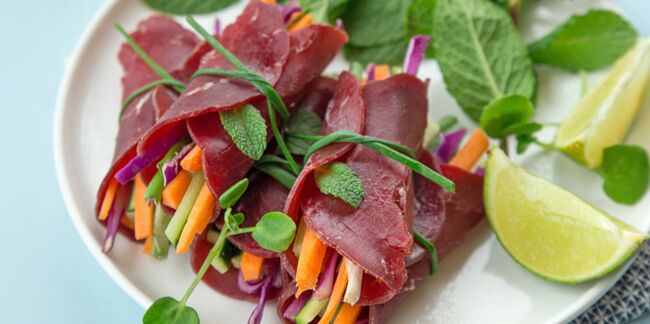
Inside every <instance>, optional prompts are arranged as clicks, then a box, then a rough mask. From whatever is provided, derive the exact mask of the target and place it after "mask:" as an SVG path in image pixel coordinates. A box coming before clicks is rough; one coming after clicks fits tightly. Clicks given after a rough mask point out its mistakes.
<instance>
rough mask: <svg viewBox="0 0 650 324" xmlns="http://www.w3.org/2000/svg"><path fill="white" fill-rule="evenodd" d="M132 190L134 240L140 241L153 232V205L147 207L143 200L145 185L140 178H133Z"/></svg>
mask: <svg viewBox="0 0 650 324" xmlns="http://www.w3.org/2000/svg"><path fill="white" fill-rule="evenodd" d="M133 190H134V192H133V195H134V196H133V206H134V208H135V211H134V212H135V217H134V223H135V224H134V225H135V239H136V240H142V239H146V238H147V237H149V236H151V233H152V230H153V204H152V205H149V203H148V202H147V201H146V200H145V199H144V194H145V192H147V185H145V184H144V182H142V180H141V179H140V177H135V188H134V189H133Z"/></svg>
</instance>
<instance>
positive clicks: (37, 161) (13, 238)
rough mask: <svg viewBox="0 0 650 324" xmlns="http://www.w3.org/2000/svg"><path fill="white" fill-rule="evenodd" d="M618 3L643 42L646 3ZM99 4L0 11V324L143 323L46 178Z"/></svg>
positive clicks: (91, 0) (51, 174)
mask: <svg viewBox="0 0 650 324" xmlns="http://www.w3.org/2000/svg"><path fill="white" fill-rule="evenodd" d="M132 1H137V0H132ZM618 2H619V3H620V4H621V6H623V8H624V9H625V10H626V12H627V14H628V16H629V18H630V19H631V20H632V22H633V23H634V25H635V26H636V27H637V28H638V29H639V30H640V32H641V34H642V35H644V36H647V35H650V19H649V17H648V13H650V2H648V1H644V0H625V1H618ZM102 3H103V0H76V1H73V0H57V1H54V0H37V1H5V2H3V6H2V7H3V8H2V9H1V10H0V41H1V42H0V44H1V45H0V64H1V66H2V68H1V70H2V74H3V75H2V77H0V143H1V146H0V147H2V151H3V153H1V154H2V158H0V170H1V171H0V179H1V180H2V183H4V185H2V186H0V204H1V205H2V206H4V207H3V210H4V212H3V215H2V218H1V220H2V226H0V233H1V235H0V256H1V257H2V262H1V264H0V311H1V312H0V314H2V315H0V322H2V323H72V324H74V323H137V322H140V321H141V317H142V314H143V310H142V309H141V308H140V307H139V306H138V305H137V304H136V303H135V302H134V301H132V300H131V298H129V296H127V295H126V294H125V293H124V292H123V291H122V290H121V289H120V288H119V287H118V286H117V285H116V284H115V283H114V282H113V281H112V280H111V279H110V278H109V277H108V275H107V274H106V273H105V272H104V271H103V270H102V269H101V268H100V266H99V264H98V263H96V262H95V260H94V259H93V257H92V256H91V254H90V252H89V251H88V250H87V249H86V247H85V246H84V245H83V243H82V241H81V238H80V237H79V235H78V234H77V233H76V231H75V229H74V227H73V225H72V222H71V221H70V219H69V218H68V215H67V211H66V209H65V206H64V204H63V200H62V198H61V194H60V192H59V189H58V184H57V181H56V175H55V171H54V161H53V154H52V116H53V112H54V108H55V102H56V97H57V92H58V88H59V83H60V82H61V79H62V75H63V71H64V61H65V59H66V58H67V57H69V55H70V54H71V52H72V50H73V48H74V46H75V44H76V43H77V41H78V39H79V37H80V36H81V33H82V31H83V30H84V29H85V27H86V26H87V25H88V24H89V23H90V20H91V19H92V17H93V15H94V14H95V13H96V12H97V10H98V9H99V8H100V6H101V5H102ZM646 320H647V318H646ZM644 322H645V320H644Z"/></svg>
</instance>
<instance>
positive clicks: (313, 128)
mask: <svg viewBox="0 0 650 324" xmlns="http://www.w3.org/2000/svg"><path fill="white" fill-rule="evenodd" d="M322 126H323V121H322V120H321V119H320V117H318V115H316V113H314V112H313V111H311V110H308V109H306V108H302V107H299V108H297V109H295V110H294V111H293V113H292V114H291V117H290V118H289V121H288V122H287V125H286V126H285V127H286V128H285V129H286V130H287V132H292V133H296V134H304V135H318V133H319V132H320V129H321V127H322ZM286 141H287V147H288V148H289V151H291V153H293V154H296V155H305V153H307V149H308V148H309V147H310V146H311V145H312V144H314V141H309V140H302V139H297V138H295V137H287V138H286Z"/></svg>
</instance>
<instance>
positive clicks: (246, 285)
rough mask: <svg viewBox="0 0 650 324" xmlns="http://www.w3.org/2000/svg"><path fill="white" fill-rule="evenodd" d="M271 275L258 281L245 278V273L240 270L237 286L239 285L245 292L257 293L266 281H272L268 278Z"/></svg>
mask: <svg viewBox="0 0 650 324" xmlns="http://www.w3.org/2000/svg"><path fill="white" fill-rule="evenodd" d="M267 279H269V277H267V278H265V279H263V280H257V281H252V282H251V281H246V280H244V275H243V274H242V272H241V270H240V271H239V276H237V287H239V290H241V291H242V292H244V293H247V294H251V295H252V294H257V293H258V292H259V291H260V288H261V287H262V286H263V285H264V283H265V282H267V281H270V279H269V280H267Z"/></svg>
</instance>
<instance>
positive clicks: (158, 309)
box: [142, 297, 200, 324]
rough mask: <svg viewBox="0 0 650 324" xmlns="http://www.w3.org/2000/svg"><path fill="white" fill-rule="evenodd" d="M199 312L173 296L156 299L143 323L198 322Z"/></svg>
mask: <svg viewBox="0 0 650 324" xmlns="http://www.w3.org/2000/svg"><path fill="white" fill-rule="evenodd" d="M199 322H200V321H199V314H197V313H196V311H195V310H194V309H193V308H191V307H188V306H186V305H184V304H181V303H180V302H179V301H177V300H176V299H174V298H172V297H163V298H160V299H158V300H156V301H155V302H154V303H153V304H152V305H151V306H149V309H147V312H145V313H144V317H143V318H142V323H143V324H194V323H196V324H198V323H199Z"/></svg>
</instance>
